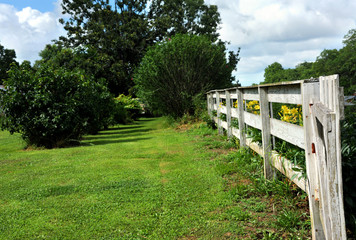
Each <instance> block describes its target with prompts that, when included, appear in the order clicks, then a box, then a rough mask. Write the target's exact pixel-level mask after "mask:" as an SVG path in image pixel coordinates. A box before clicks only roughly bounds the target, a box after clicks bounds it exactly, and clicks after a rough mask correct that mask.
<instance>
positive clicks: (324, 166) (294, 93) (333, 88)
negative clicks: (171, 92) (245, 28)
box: [207, 75, 346, 240]
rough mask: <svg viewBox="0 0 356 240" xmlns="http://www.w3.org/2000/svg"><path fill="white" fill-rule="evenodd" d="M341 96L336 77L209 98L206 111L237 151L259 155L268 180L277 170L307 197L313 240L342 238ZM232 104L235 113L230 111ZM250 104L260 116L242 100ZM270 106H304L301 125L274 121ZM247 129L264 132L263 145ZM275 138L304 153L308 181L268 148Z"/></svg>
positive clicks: (219, 92) (215, 93)
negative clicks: (255, 105) (255, 103)
mask: <svg viewBox="0 0 356 240" xmlns="http://www.w3.org/2000/svg"><path fill="white" fill-rule="evenodd" d="M343 97H344V96H343V89H342V88H339V76H338V75H332V76H328V77H319V78H318V79H309V80H300V81H293V82H283V83H278V84H268V85H257V86H252V87H238V88H231V89H222V90H213V91H210V92H208V93H207V101H208V111H209V114H210V116H211V117H212V118H213V119H214V121H215V122H216V123H217V125H218V129H219V132H220V133H222V131H223V129H225V130H226V131H227V134H228V136H236V137H237V138H238V139H239V140H240V145H241V146H243V147H244V146H248V147H250V148H251V149H253V150H254V151H255V152H257V153H258V154H259V155H261V156H262V157H263V158H264V174H265V177H266V178H267V179H273V178H274V176H275V170H274V169H275V168H276V169H278V170H279V171H280V172H282V173H283V174H284V175H286V176H287V177H288V178H289V179H291V180H292V181H293V182H294V183H295V184H296V185H297V186H298V187H300V188H301V189H303V190H304V191H306V192H307V194H308V196H309V208H310V216H311V222H312V237H313V239H317V240H319V239H335V240H339V239H346V227H345V216H344V205H343V189H342V169H341V137H340V119H342V118H343V103H344V100H343ZM236 100H237V101H238V106H237V108H235V107H233V102H234V101H236ZM249 100H257V101H259V105H260V115H256V114H252V113H249V112H247V111H245V107H244V101H249ZM223 101H224V102H226V106H222V104H221V103H222V102H223ZM272 103H286V104H300V105H302V109H303V126H299V125H295V124H291V123H287V122H282V121H280V120H277V119H274V118H273V111H270V110H271V108H272ZM214 111H216V116H213V112H214ZM221 114H226V121H223V120H221V118H220V116H221ZM271 115H272V117H271ZM232 118H237V119H238V122H239V128H238V129H237V128H234V127H232V126H231V119H232ZM246 125H248V126H251V127H254V128H257V129H260V130H261V131H262V146H260V145H259V144H257V143H255V142H252V141H251V139H249V138H247V137H246V131H245V129H246ZM274 136H275V137H278V138H280V139H282V140H284V141H287V142H289V143H291V144H294V145H296V146H298V147H300V148H302V149H304V150H305V159H306V169H307V178H304V177H303V176H302V174H301V172H296V171H294V170H293V168H294V169H295V166H294V165H293V163H292V162H291V161H289V160H288V159H285V158H283V157H280V155H279V154H278V153H277V152H276V151H274V150H273V149H272V146H273V144H272V140H271V139H273V137H274Z"/></svg>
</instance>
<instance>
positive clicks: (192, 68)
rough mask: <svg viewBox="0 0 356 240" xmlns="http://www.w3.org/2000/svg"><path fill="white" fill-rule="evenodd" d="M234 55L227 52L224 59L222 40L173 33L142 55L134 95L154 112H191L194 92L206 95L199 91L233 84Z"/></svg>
mask: <svg viewBox="0 0 356 240" xmlns="http://www.w3.org/2000/svg"><path fill="white" fill-rule="evenodd" d="M237 56H238V53H237V54H234V53H232V52H230V56H229V61H227V59H226V52H225V46H224V44H214V43H212V42H211V41H210V40H209V39H208V38H207V37H204V36H195V35H176V36H175V37H173V38H172V39H168V40H166V41H163V42H160V43H158V44H156V45H155V46H154V47H152V48H150V49H149V50H148V52H147V53H146V55H145V56H144V58H143V60H142V62H141V64H140V66H139V68H138V70H137V71H136V74H135V77H134V81H135V83H136V85H137V86H136V88H137V95H138V96H139V97H140V98H141V99H142V100H143V101H144V102H145V103H147V104H148V105H149V107H150V109H151V110H152V112H154V113H159V114H163V115H171V116H173V117H181V116H183V115H184V114H194V112H195V109H194V106H195V105H197V104H195V103H196V102H197V99H196V96H198V95H199V96H201V97H202V98H203V99H205V95H203V94H202V93H205V92H206V91H208V90H211V89H217V88H225V87H230V86H231V85H232V81H233V80H234V79H233V78H232V77H231V72H232V71H233V70H234V69H236V65H237V62H238V58H237Z"/></svg>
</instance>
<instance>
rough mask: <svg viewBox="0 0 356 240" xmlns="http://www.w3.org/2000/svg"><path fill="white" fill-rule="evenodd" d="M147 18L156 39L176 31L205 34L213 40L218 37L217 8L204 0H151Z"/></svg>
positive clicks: (218, 15) (218, 19)
mask: <svg viewBox="0 0 356 240" xmlns="http://www.w3.org/2000/svg"><path fill="white" fill-rule="evenodd" d="M148 18H149V19H150V22H152V27H153V29H152V30H153V32H154V34H153V35H154V37H155V39H156V40H158V41H159V40H162V39H164V37H172V36H174V35H176V34H178V33H181V34H186V33H189V34H197V35H206V36H208V37H209V39H210V40H212V41H213V42H214V41H216V40H217V39H218V37H219V34H218V32H217V30H218V26H219V24H220V21H221V19H220V14H219V12H218V8H217V6H216V5H206V4H204V0H153V1H152V4H151V6H150V11H149V13H148Z"/></svg>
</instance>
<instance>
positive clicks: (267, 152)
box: [258, 87, 276, 179]
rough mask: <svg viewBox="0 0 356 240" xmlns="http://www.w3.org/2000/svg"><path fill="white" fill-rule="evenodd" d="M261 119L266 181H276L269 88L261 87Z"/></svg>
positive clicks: (259, 90)
mask: <svg viewBox="0 0 356 240" xmlns="http://www.w3.org/2000/svg"><path fill="white" fill-rule="evenodd" d="M258 92H259V95H260V117H261V120H262V130H261V131H262V148H263V160H264V175H265V178H266V179H274V178H275V175H276V172H275V170H274V168H273V166H272V142H271V125H270V118H269V102H268V98H267V94H268V87H259V88H258Z"/></svg>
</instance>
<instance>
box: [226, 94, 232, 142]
mask: <svg viewBox="0 0 356 240" xmlns="http://www.w3.org/2000/svg"><path fill="white" fill-rule="evenodd" d="M225 96H226V122H227V136H228V138H231V137H232V129H231V95H230V91H229V90H225Z"/></svg>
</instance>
